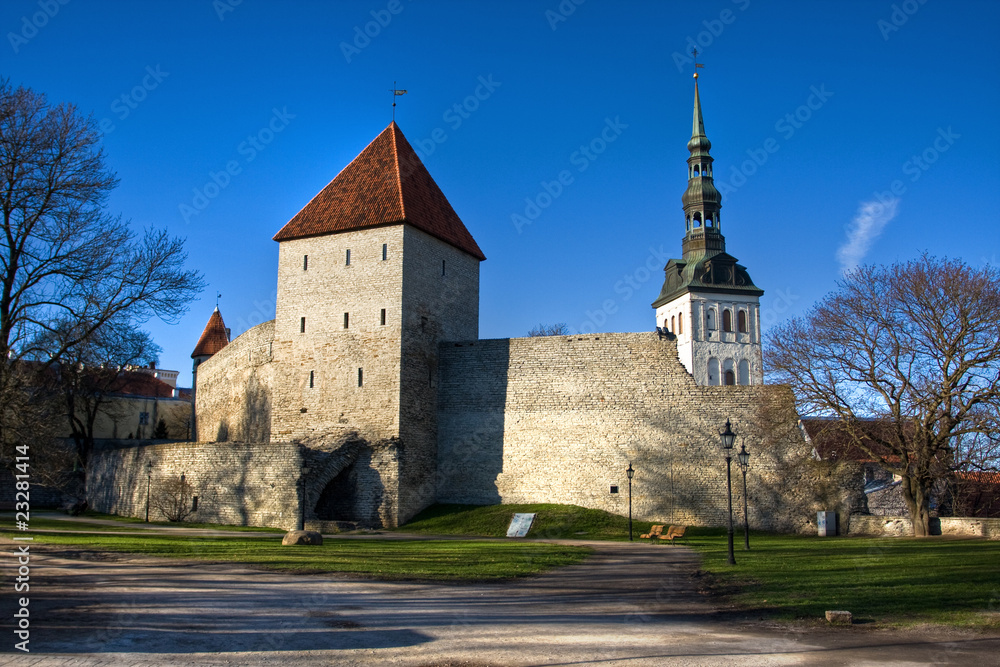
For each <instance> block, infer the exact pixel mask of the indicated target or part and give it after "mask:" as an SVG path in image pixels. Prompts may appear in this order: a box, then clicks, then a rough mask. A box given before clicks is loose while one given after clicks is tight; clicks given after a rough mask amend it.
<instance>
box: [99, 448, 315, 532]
mask: <svg viewBox="0 0 1000 667" xmlns="http://www.w3.org/2000/svg"><path fill="white" fill-rule="evenodd" d="M150 460H151V461H153V471H152V476H151V479H149V480H147V475H146V462H147V461H150ZM301 467H302V455H301V452H300V448H299V446H298V445H297V444H289V443H270V444H248V443H240V442H182V443H164V444H150V443H143V442H134V443H127V444H117V443H116V444H106V445H104V446H102V447H100V448H99V449H98V450H97V451H95V452H94V454H93V456H92V458H91V463H90V466H89V471H88V475H87V501H88V502H89V503H90V507H91V509H94V510H97V511H98V512H107V513H109V514H118V515H121V516H132V517H144V516H145V513H146V487H147V481H148V482H149V487H150V494H149V495H150V497H151V498H152V502H151V505H152V507H151V510H150V519H151V520H156V521H163V520H164V517H163V515H162V514H161V513H160V512H158V511H157V510H156V509H155V505H156V499H157V496H158V494H161V493H162V488H163V487H162V485H163V482H164V481H165V480H168V479H171V478H173V479H177V478H180V476H181V474H183V475H184V476H185V480H186V481H187V482H188V483H189V484H191V487H192V491H191V494H192V496H198V510H197V511H196V512H194V513H192V514H191V515H190V516H189V517H188V519H187V520H188V521H201V522H207V523H223V524H230V525H236V526H270V527H273V528H284V529H292V528H295V526H296V521H297V519H298V511H299V502H298V492H297V483H298V478H299V470H300V469H301Z"/></svg>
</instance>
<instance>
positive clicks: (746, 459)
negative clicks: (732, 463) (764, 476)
mask: <svg viewBox="0 0 1000 667" xmlns="http://www.w3.org/2000/svg"><path fill="white" fill-rule="evenodd" d="M736 460H737V461H739V464H740V470H741V471H742V472H743V550H744V551H750V523H749V521H747V468H749V467H750V452H748V451H747V446H746V443H744V442H741V443H740V453H739V454H737V455H736Z"/></svg>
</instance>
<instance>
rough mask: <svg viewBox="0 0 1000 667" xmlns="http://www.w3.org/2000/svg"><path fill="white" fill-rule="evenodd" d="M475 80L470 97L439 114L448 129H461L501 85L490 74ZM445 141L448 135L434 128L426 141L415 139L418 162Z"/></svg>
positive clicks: (438, 128) (440, 128)
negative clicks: (475, 83) (475, 84)
mask: <svg viewBox="0 0 1000 667" xmlns="http://www.w3.org/2000/svg"><path fill="white" fill-rule="evenodd" d="M476 80H477V81H478V82H479V85H477V86H476V88H475V90H473V91H472V94H471V95H467V96H466V97H465V99H463V100H462V101H460V102H456V103H455V104H453V105H451V106H450V107H448V108H447V109H445V112H444V113H443V114H441V120H443V121H444V122H446V123H448V127H450V128H451V129H452V131H454V130H457V129H458V128H460V127H462V123H464V122H465V121H467V120H468V119H469V118H471V117H472V114H473V113H475V112H476V111H478V110H479V105H480V104H481V103H483V102H485V101H486V100H488V99H490V97H491V96H492V95H493V93H494V92H496V89H497V88H499V87H500V86H501V85H503V82H502V81H494V80H493V75H492V74H488V75H487V76H486V77H485V78H483V77H482V76H480V77H478V78H477V79H476ZM446 141H448V133H447V132H445V130H444V128H443V127H436V128H434V129H433V130H431V133H430V136H428V137H427V138H426V139H417V140H416V141H414V142H413V147H414V149H416V151H417V155H418V156H419V157H420V160H421V161H423V160H424V158H425V157H427V156H428V155H431V154H432V153H434V151H435V150H437V147H438V146H439V145H441V144H443V143H444V142H446Z"/></svg>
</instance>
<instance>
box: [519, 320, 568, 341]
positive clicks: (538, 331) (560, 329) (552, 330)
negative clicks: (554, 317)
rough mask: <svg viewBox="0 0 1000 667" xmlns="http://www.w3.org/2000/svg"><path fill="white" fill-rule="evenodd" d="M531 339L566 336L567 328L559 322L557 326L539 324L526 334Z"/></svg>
mask: <svg viewBox="0 0 1000 667" xmlns="http://www.w3.org/2000/svg"><path fill="white" fill-rule="evenodd" d="M528 335H529V336H531V337H533V338H534V337H537V336H568V335H569V327H568V326H566V323H565V322H559V323H557V324H539V325H538V326H536V327H535V328H534V329H532V330H531V331H529V332H528Z"/></svg>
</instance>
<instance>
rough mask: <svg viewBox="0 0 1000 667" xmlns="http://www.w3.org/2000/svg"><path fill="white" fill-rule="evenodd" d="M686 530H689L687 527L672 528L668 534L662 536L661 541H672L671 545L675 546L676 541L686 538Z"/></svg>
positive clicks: (668, 530)
mask: <svg viewBox="0 0 1000 667" xmlns="http://www.w3.org/2000/svg"><path fill="white" fill-rule="evenodd" d="M685 530H687V526H670V528H668V529H667V534H666V535H660V539H661V540H670V543H671V544H673V543H674V540H676V539H677V538H679V537H684V531H685Z"/></svg>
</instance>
